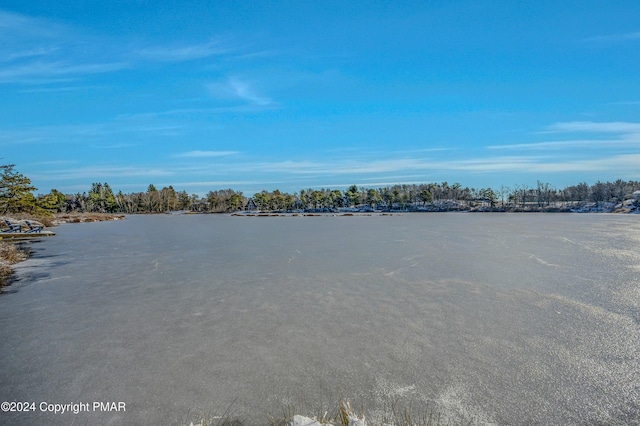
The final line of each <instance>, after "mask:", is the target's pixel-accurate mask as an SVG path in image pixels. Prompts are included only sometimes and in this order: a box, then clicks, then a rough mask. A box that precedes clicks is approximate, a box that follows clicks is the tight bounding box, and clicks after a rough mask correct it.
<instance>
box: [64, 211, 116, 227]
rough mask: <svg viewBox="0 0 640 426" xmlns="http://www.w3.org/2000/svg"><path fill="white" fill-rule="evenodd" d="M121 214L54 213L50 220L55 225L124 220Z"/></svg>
mask: <svg viewBox="0 0 640 426" xmlns="http://www.w3.org/2000/svg"><path fill="white" fill-rule="evenodd" d="M124 217H125V216H124V215H123V214H111V213H56V214H55V215H54V217H53V219H52V223H54V224H55V225H58V224H61V223H84V222H103V221H106V220H120V219H124Z"/></svg>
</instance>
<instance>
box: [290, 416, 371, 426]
mask: <svg viewBox="0 0 640 426" xmlns="http://www.w3.org/2000/svg"><path fill="white" fill-rule="evenodd" d="M290 424H291V426H335V425H334V424H333V423H320V422H319V421H317V420H316V419H311V418H309V417H305V416H299V415H295V416H293V420H292V421H291V423H290ZM349 426H367V422H365V420H364V417H363V418H362V419H359V418H358V417H356V416H353V415H350V416H349Z"/></svg>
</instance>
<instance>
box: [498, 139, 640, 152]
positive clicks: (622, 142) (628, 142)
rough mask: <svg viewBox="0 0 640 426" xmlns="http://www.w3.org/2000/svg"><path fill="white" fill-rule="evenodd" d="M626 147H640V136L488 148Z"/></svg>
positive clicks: (559, 148)
mask: <svg viewBox="0 0 640 426" xmlns="http://www.w3.org/2000/svg"><path fill="white" fill-rule="evenodd" d="M625 147H638V148H640V137H639V138H637V139H633V138H625V139H623V138H621V139H575V140H563V141H544V142H533V143H520V144H509V145H490V146H488V147H487V149H491V150H499V149H504V150H518V149H523V150H526V149H532V150H561V149H575V148H593V149H599V148H625Z"/></svg>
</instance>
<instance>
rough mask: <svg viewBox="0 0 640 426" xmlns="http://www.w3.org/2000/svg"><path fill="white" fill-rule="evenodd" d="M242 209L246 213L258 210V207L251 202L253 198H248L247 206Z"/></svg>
mask: <svg viewBox="0 0 640 426" xmlns="http://www.w3.org/2000/svg"><path fill="white" fill-rule="evenodd" d="M244 209H245V210H247V211H253V210H258V206H257V205H256V203H255V201H253V198H249V200H248V201H247V204H246V205H245V206H244Z"/></svg>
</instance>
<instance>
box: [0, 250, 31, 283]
mask: <svg viewBox="0 0 640 426" xmlns="http://www.w3.org/2000/svg"><path fill="white" fill-rule="evenodd" d="M27 257H28V255H27V252H26V251H25V250H20V249H19V248H18V247H16V245H15V244H13V243H9V242H6V241H0V287H2V286H4V282H5V280H6V279H7V278H8V277H9V275H11V265H13V264H14V263H18V262H22V261H23V260H25V259H26V258H27Z"/></svg>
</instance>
